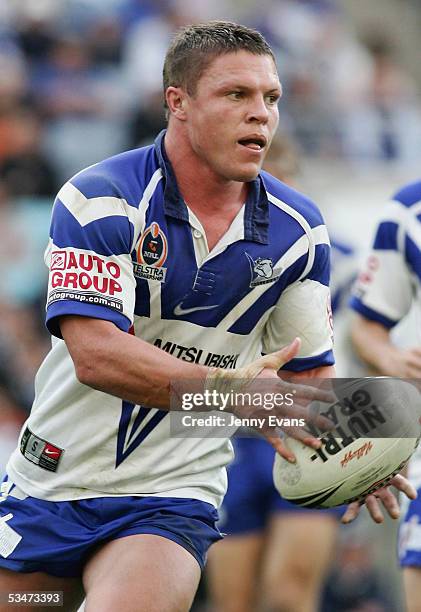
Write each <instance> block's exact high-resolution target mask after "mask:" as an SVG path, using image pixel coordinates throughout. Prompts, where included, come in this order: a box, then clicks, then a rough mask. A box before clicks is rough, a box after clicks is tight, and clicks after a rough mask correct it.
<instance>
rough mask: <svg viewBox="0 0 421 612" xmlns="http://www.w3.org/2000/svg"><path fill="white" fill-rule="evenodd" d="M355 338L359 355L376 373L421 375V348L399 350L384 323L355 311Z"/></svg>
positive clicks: (353, 327) (420, 376)
mask: <svg viewBox="0 0 421 612" xmlns="http://www.w3.org/2000/svg"><path fill="white" fill-rule="evenodd" d="M351 338H352V342H353V344H354V347H355V350H356V351H357V353H358V355H359V356H360V357H361V359H362V360H363V361H364V362H365V363H367V364H368V365H369V366H371V367H372V368H373V369H374V370H375V373H377V374H381V375H384V376H399V377H401V378H421V347H419V348H418V347H415V348H412V349H399V348H398V347H396V346H394V345H393V344H392V342H391V339H390V333H389V330H388V329H387V328H386V327H385V326H384V325H382V324H381V323H378V322H377V321H370V320H369V319H366V318H365V317H363V316H361V315H359V314H355V316H354V320H353V323H352V327H351Z"/></svg>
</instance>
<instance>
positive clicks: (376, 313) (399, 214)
mask: <svg viewBox="0 0 421 612" xmlns="http://www.w3.org/2000/svg"><path fill="white" fill-rule="evenodd" d="M410 217H411V213H410V211H409V210H408V209H407V208H405V207H404V206H403V205H402V204H400V203H399V202H392V203H390V204H389V205H388V206H387V207H386V208H385V211H384V214H383V216H382V218H381V220H380V221H379V223H378V225H377V228H376V232H375V238H374V241H373V245H372V249H371V251H370V254H369V256H368V258H367V260H366V262H365V265H364V267H363V269H362V271H361V273H360V275H359V277H358V279H357V282H356V284H355V286H354V289H353V295H352V297H351V300H350V306H351V308H352V309H353V310H355V311H357V312H359V313H360V314H361V315H363V316H364V317H366V318H367V319H370V320H372V321H377V322H378V323H381V324H382V325H384V326H385V327H387V328H391V327H393V326H394V325H395V324H396V323H398V322H399V321H400V320H401V319H402V318H403V317H404V316H405V315H406V314H407V312H408V311H409V309H410V307H411V303H412V297H413V279H412V274H411V264H410V261H409V259H410V258H409V255H410V250H411V246H412V241H411V239H410V238H409V237H408V235H407V228H408V223H410Z"/></svg>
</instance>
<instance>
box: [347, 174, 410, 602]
mask: <svg viewBox="0 0 421 612" xmlns="http://www.w3.org/2000/svg"><path fill="white" fill-rule="evenodd" d="M351 307H352V308H353V309H354V310H355V311H356V313H357V314H356V315H355V319H354V322H353V326H352V339H353V343H354V346H355V349H356V350H357V352H358V354H359V356H360V357H361V359H362V360H363V361H364V362H365V363H366V364H367V365H368V366H369V368H371V370H372V372H373V373H374V374H376V375H382V376H398V377H400V378H409V379H421V327H420V326H421V180H418V181H416V182H413V183H410V184H408V185H406V186H405V187H403V188H402V189H400V190H399V191H398V192H397V193H396V194H395V195H394V196H393V198H392V200H391V201H390V202H389V203H388V204H387V206H386V207H385V208H384V211H383V213H382V217H381V220H380V221H379V223H378V226H377V229H376V234H375V238H374V243H373V246H372V251H371V253H370V255H369V257H368V259H367V262H366V265H365V268H364V269H363V270H362V271H361V274H360V275H359V278H358V283H357V284H356V286H355V289H354V295H353V297H352V299H351ZM400 322H402V323H401V325H400V326H398V328H395V326H397V324H398V323H400ZM408 476H409V478H410V479H411V481H412V484H413V485H414V486H415V487H416V488H417V489H418V498H417V499H416V500H415V501H412V502H411V503H410V504H409V506H408V508H407V512H406V515H405V517H404V520H403V523H402V525H401V528H400V537H399V557H400V563H401V565H402V567H403V576H404V585H405V593H406V599H407V608H408V612H420V610H421V495H420V494H421V450H418V451H417V453H416V454H415V455H414V456H413V458H412V459H411V462H410V464H409V468H408Z"/></svg>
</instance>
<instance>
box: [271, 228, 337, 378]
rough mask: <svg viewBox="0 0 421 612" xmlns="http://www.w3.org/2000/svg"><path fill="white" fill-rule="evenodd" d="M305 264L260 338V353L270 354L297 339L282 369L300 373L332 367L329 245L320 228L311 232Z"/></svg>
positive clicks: (325, 231) (325, 234)
mask: <svg viewBox="0 0 421 612" xmlns="http://www.w3.org/2000/svg"><path fill="white" fill-rule="evenodd" d="M308 238H309V258H308V259H309V261H308V264H307V266H306V269H305V270H304V272H303V274H302V277H301V278H300V279H299V280H297V281H296V282H294V283H292V284H291V285H290V286H289V287H287V288H286V289H285V290H284V291H283V292H282V294H281V296H280V298H279V300H278V303H277V305H276V306H275V308H274V310H273V311H272V313H271V315H270V317H269V319H268V321H267V323H266V328H265V334H264V337H263V352H264V353H271V352H273V351H277V350H279V349H280V348H282V347H283V346H285V345H287V344H289V343H290V342H292V340H294V338H296V337H297V336H299V337H300V338H301V349H300V353H299V355H298V357H296V358H295V359H293V360H292V361H290V362H289V363H288V364H285V366H284V368H283V369H285V370H290V371H293V372H302V371H305V370H310V369H312V368H317V367H320V366H329V365H333V364H334V357H333V351H332V347H333V323H332V310H331V304H330V291H329V277H330V245H329V238H328V235H327V230H326V227H325V226H324V225H320V226H317V227H315V228H313V229H312V230H311V234H310V235H309V237H308Z"/></svg>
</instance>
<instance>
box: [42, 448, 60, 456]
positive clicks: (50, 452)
mask: <svg viewBox="0 0 421 612" xmlns="http://www.w3.org/2000/svg"><path fill="white" fill-rule="evenodd" d="M44 453H45V454H46V455H58V451H55V450H50V449H48V448H46V449H45V451H44Z"/></svg>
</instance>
